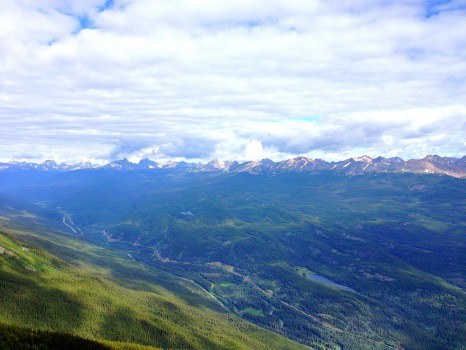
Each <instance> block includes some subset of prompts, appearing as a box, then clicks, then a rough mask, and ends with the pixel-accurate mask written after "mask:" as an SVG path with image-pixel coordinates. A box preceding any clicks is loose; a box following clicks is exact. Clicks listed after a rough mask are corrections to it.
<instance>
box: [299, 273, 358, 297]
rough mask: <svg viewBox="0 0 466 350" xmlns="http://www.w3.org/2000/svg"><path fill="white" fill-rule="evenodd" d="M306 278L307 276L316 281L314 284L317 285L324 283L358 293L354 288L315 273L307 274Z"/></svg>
mask: <svg viewBox="0 0 466 350" xmlns="http://www.w3.org/2000/svg"><path fill="white" fill-rule="evenodd" d="M305 276H306V278H309V279H310V280H311V281H314V282H317V283H322V284H325V285H326V286H330V287H334V288H338V289H342V290H346V291H348V292H353V293H356V291H355V290H354V289H353V288H350V287H347V286H344V285H342V284H339V283H335V282H333V281H331V280H329V279H328V278H327V277H324V276H321V275H317V274H315V273H306V274H305Z"/></svg>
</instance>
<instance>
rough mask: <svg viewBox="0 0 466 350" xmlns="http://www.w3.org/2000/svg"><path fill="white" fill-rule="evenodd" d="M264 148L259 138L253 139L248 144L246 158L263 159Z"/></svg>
mask: <svg viewBox="0 0 466 350" xmlns="http://www.w3.org/2000/svg"><path fill="white" fill-rule="evenodd" d="M263 153H264V148H263V147H262V143H261V142H260V141H258V140H252V141H251V142H249V143H248V144H247V145H246V149H245V159H246V160H260V159H262V156H263Z"/></svg>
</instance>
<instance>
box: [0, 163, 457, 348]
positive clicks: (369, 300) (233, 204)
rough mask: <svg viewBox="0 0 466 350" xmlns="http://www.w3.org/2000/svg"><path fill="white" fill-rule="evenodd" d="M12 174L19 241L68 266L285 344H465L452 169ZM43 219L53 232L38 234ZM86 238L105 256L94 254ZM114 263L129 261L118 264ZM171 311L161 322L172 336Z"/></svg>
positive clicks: (5, 213)
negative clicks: (153, 292)
mask: <svg viewBox="0 0 466 350" xmlns="http://www.w3.org/2000/svg"><path fill="white" fill-rule="evenodd" d="M11 174H14V173H5V172H3V173H0V177H3V180H4V181H3V182H2V183H3V184H4V185H3V186H0V192H3V193H5V196H8V197H5V198H4V199H3V200H2V203H3V204H2V207H1V208H2V212H1V213H0V215H1V216H2V217H3V218H7V219H8V220H5V219H4V221H3V225H7V224H8V225H13V224H14V225H16V226H17V225H20V228H21V229H24V228H27V230H28V231H29V230H30V229H31V228H32V227H34V226H35V225H38V224H40V227H41V229H40V233H35V234H34V235H21V234H20V235H17V236H15V238H18V239H21V237H23V238H24V237H27V239H28V240H30V242H34V243H35V244H37V245H39V246H40V247H42V248H43V249H47V250H49V249H52V252H53V253H60V254H59V256H60V258H61V259H63V260H64V261H67V262H70V263H71V264H78V266H79V265H80V264H82V263H83V260H84V261H87V262H86V263H87V264H88V265H87V266H88V267H87V268H88V269H91V270H95V269H96V266H98V267H99V268H97V270H95V271H101V272H99V274H101V273H104V272H103V271H107V272H105V273H104V276H105V278H109V279H110V280H112V281H115V279H114V278H115V276H119V277H117V280H116V281H117V282H118V283H123V286H124V287H125V288H135V287H134V286H135V285H136V286H141V285H146V286H147V287H144V288H151V289H153V288H156V289H157V288H159V287H157V286H159V285H160V284H161V285H162V286H165V287H164V288H166V293H172V294H170V295H171V297H170V298H181V299H182V300H184V301H181V299H180V301H179V302H180V303H186V302H187V303H188V304H187V305H191V306H190V307H191V308H192V307H194V308H195V309H196V310H197V309H199V307H201V305H204V306H202V307H201V309H202V310H213V311H212V312H214V313H217V314H216V315H218V316H214V314H212V316H211V317H213V318H212V320H213V319H216V317H221V318H225V316H226V315H228V316H227V319H230V318H231V317H236V318H237V319H238V320H241V321H242V322H247V323H248V324H255V325H256V326H254V327H258V329H260V330H262V331H263V332H273V333H272V334H275V335H276V337H279V338H276V340H274V342H273V343H274V344H275V343H276V344H280V342H283V341H286V340H285V339H287V338H288V339H289V341H293V342H292V343H290V344H294V345H293V346H295V347H296V348H299V347H300V346H303V347H306V346H307V347H311V348H315V349H398V348H405V349H438V348H442V349H461V348H462V346H463V345H464V344H465V342H466V340H465V337H464V332H463V330H464V326H465V324H466V323H465V322H466V316H465V315H466V314H465V311H466V310H465V305H466V294H465V290H464V288H465V275H464V268H465V265H464V262H465V261H466V256H465V252H466V236H465V234H464V232H466V222H465V220H464V213H465V210H466V207H465V202H464V198H466V185H465V183H464V180H462V179H457V178H454V177H449V176H439V175H424V174H422V175H421V174H390V173H389V174H365V175H358V176H348V175H342V174H338V173H332V172H325V173H322V174H308V173H291V174H290V173H287V174H281V175H279V174H278V175H277V174H262V175H260V174H259V175H258V174H249V173H233V174H230V173H223V172H213V173H192V172H183V171H179V170H157V171H154V170H129V171H116V170H107V169H102V170H99V169H92V170H77V171H71V172H53V173H49V174H48V176H45V174H43V173H40V174H36V173H31V174H27V173H24V172H23V173H22V175H21V176H20V177H19V178H21V181H20V182H17V184H16V185H15V184H14V180H13V179H12V178H11V176H18V175H16V174H15V175H11ZM26 175H27V176H28V177H29V179H27V176H26ZM12 201H13V202H12ZM15 201H17V202H15ZM8 203H9V204H8ZM10 208H12V209H10ZM26 212H27V213H28V214H25V213H26ZM21 213H23V214H21ZM31 225H32V226H31ZM46 228H48V229H53V230H54V232H56V233H54V236H53V239H52V238H51V236H50V239H49V240H48V241H46V242H44V241H43V240H42V238H43V237H44V235H45V237H47V235H48V233H44V232H45V231H47V230H48V229H46ZM59 232H62V233H59ZM65 232H66V233H65ZM57 237H60V238H59V239H60V240H63V239H64V238H63V237H66V240H67V242H68V243H66V244H64V246H66V245H67V244H73V245H76V244H78V245H81V244H82V245H83V246H82V248H81V249H80V250H79V251H80V253H79V254H78V253H77V252H76V251H75V252H70V251H67V250H66V249H65V248H64V246H63V247H62V248H60V249H58V250H57V247H56V245H55V243H53V244H52V241H53V242H54V241H55V240H56V239H58V238H57ZM68 240H69V241H68ZM71 242H73V243H71ZM63 249H64V250H63ZM93 250H98V251H99V252H102V253H103V252H105V253H104V255H105V258H103V257H98V255H92V258H90V256H89V255H88V254H87V253H86V252H89V251H93ZM81 254H82V255H81ZM116 257H118V260H115V259H116ZM70 259H71V260H70ZM117 261H118V262H117ZM122 261H124V265H125V266H126V265H127V264H129V265H131V266H133V265H134V266H136V265H137V266H139V267H138V268H134V269H131V270H127V271H125V272H117V271H118V270H119V269H120V268H121V264H122ZM115 269H116V270H115ZM141 271H146V272H144V273H142V272H141ZM149 271H150V272H149ZM109 272H110V274H109ZM93 273H95V272H93ZM115 273H116V274H115ZM154 274H155V275H156V276H157V275H158V276H166V277H164V278H161V277H159V278H155V277H154ZM132 275H136V276H137V278H133V277H131V276H132ZM123 276H124V277H123ZM167 278H168V280H170V281H173V282H170V283H169V284H168V285H167V282H166V281H167ZM120 279H122V280H120ZM112 283H114V282H112ZM179 285H182V286H183V287H182V288H183V291H180V289H179V288H180V287H179ZM149 286H151V287H149ZM118 288H120V287H118ZM139 288H140V287H137V288H136V289H139ZM111 289H117V288H116V287H111ZM188 291H189V292H188ZM192 293H194V294H195V295H196V297H195V299H196V300H197V301H196V302H194V299H193V296H192ZM200 300H202V302H201V304H199V303H200ZM180 305H181V304H180ZM183 305H185V304H183ZM128 307H129V308H130V309H132V308H134V307H136V306H128ZM157 307H160V306H157ZM184 307H185V306H183V308H184ZM206 308H207V309H206ZM150 309H151V308H149V309H148V310H150ZM189 312H190V313H191V312H194V311H189ZM196 312H201V311H200V309H199V310H198V311H196ZM202 312H204V311H202ZM209 313H211V311H209ZM222 314H223V316H220V315H222ZM198 315H199V316H198V317H200V318H201V319H206V317H205V316H204V315H202V313H201V314H199V313H198ZM114 317H116V320H118V319H119V317H120V316H118V315H117V314H115V316H114ZM151 317H152V316H148V315H146V316H143V319H145V318H149V319H150V318H151ZM169 320H170V318H169V319H168V320H167V322H168V321H169ZM180 320H181V319H178V320H177V321H175V322H174V323H171V326H170V327H175V328H174V329H177V330H176V331H174V332H175V333H177V332H178V327H179V326H180V325H182V324H183V321H181V323H179V322H180ZM196 320H197V318H196ZM15 322H18V321H15ZM21 322H23V321H21ZM21 322H20V323H21ZM170 322H171V321H170ZM215 322H217V321H215ZM235 322H239V321H235ZM245 325H246V324H245ZM199 327H200V328H201V329H203V328H204V327H205V326H204V325H203V323H202V322H200V321H199V322H197V321H196V322H195V324H193V326H192V327H191V328H187V329H186V328H184V330H183V331H181V329H180V331H181V332H182V333H183V332H188V333H186V334H190V335H189V336H188V338H187V339H193V342H191V343H189V344H190V345H189V346H188V347H193V348H196V347H199V346H201V344H204V343H202V341H200V340H195V339H197V338H195V337H194V338H192V334H199ZM221 327H224V326H221ZM225 327H228V326H227V325H226V324H225ZM248 327H249V326H248ZM222 329H223V328H222ZM212 331H214V332H215V330H212ZM262 331H261V332H262ZM89 334H90V333H89V331H82V332H78V333H77V335H87V336H88V335H89ZM91 334H93V335H92V336H93V337H97V338H98V339H99V338H101V337H103V335H102V334H101V333H91ZM122 334H123V333H122ZM246 334H251V333H250V332H249V331H247V332H246ZM186 336H187V335H186ZM241 337H242V336H241ZM267 337H268V336H267ZM103 339H108V338H105V337H104V338H103ZM124 339H125V337H124V336H122V338H121V339H115V338H113V339H108V340H112V341H115V340H124ZM143 339H146V338H143ZM241 339H242V340H241V342H239V343H237V344H236V345H232V344H230V345H225V344H226V343H223V345H222V341H221V340H220V338H219V340H218V343H216V344H215V345H214V344H211V345H205V344H207V343H205V344H204V345H202V346H204V347H205V346H207V347H209V346H210V347H212V348H221V347H222V346H224V347H226V348H240V347H241V346H242V345H241V346H240V344H247V341H248V340H247V338H245V339H243V338H241ZM253 339H256V340H257V338H256V336H253V338H251V340H250V341H253ZM261 339H262V338H261ZM278 339H280V340H278ZM133 341H135V342H137V343H139V344H146V345H152V346H160V344H161V343H160V341H156V340H155V339H152V340H148V339H146V340H144V341H142V340H141V339H139V340H138V339H134V340H133ZM259 343H260V342H259ZM259 343H255V344H256V345H254V346H253V347H252V348H260V346H262V345H258V344H259ZM173 344H174V345H173V346H172V348H177V347H179V345H176V343H173ZM267 344H268V345H267V346H270V343H267ZM300 344H301V345H300ZM202 346H201V348H202ZM248 346H249V345H247V346H246V348H248ZM277 346H278V347H280V345H277ZM289 346H291V345H287V347H285V348H290V347H289ZM162 347H163V345H162ZM249 348H251V347H250V346H249Z"/></svg>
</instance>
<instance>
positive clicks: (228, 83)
mask: <svg viewBox="0 0 466 350" xmlns="http://www.w3.org/2000/svg"><path fill="white" fill-rule="evenodd" d="M464 33H466V1H465V0H452V1H421V0H407V1H388V0H371V1H369V0H357V1H356V0H347V1H335V0H327V1H323V0H322V1H320V0H305V1H302V0H289V1H286V2H284V1H275V0H270V1H265V0H264V1H257V0H255V1H253V0H249V1H248V0H235V1H233V0H224V1H214V0H164V1H161V0H138V1H132V0H113V1H104V0H82V1H72V0H69V1H64V0H35V1H16V0H4V1H3V2H2V12H1V13H0V76H1V77H2V78H1V79H0V161H9V160H27V161H41V160H45V159H55V160H57V161H66V162H77V161H93V162H97V163H103V162H106V161H109V160H114V159H117V158H123V157H127V158H129V159H131V160H137V159H139V158H143V157H149V158H151V159H154V160H159V161H165V160H169V159H175V160H191V161H198V160H201V161H205V160H210V159H213V158H218V159H225V160H226V159H237V160H248V159H259V158H265V157H267V158H272V159H275V160H277V159H284V158H289V157H293V156H296V155H305V156H309V157H312V158H316V157H317V158H324V159H327V160H334V159H343V158H348V157H351V156H357V155H361V153H366V154H369V155H372V156H377V155H383V156H401V157H403V158H415V157H422V156H424V155H426V154H434V153H437V154H440V155H450V156H464V155H465V154H466V137H465V136H464V135H466V97H465V96H466V79H465V77H466V36H465V35H464Z"/></svg>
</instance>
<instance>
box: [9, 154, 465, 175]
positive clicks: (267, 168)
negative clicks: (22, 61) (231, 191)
mask: <svg viewBox="0 0 466 350" xmlns="http://www.w3.org/2000/svg"><path fill="white" fill-rule="evenodd" d="M82 169H107V170H119V171H131V170H173V171H181V172H224V173H249V174H257V175H259V174H271V175H276V174H282V173H312V174H317V173H321V172H325V171H332V172H336V173H341V174H344V175H350V176H351V175H362V174H370V173H424V174H444V175H449V176H453V177H458V178H465V177H466V156H465V157H463V158H454V157H440V156H438V155H428V156H426V157H424V158H422V159H410V160H407V161H405V160H404V159H402V158H400V157H393V158H385V157H381V156H379V157H377V158H371V157H369V156H366V155H364V156H361V157H356V158H350V159H346V160H342V161H337V162H327V161H324V160H322V159H311V158H307V157H295V158H290V159H287V160H282V161H278V162H274V161H272V160H270V159H262V160H260V161H247V162H243V163H239V162H238V161H221V160H217V159H215V160H212V161H210V162H209V163H207V164H202V163H188V162H184V161H181V162H176V161H170V162H167V163H158V162H155V161H153V160H150V159H148V158H144V159H141V160H140V161H139V163H132V162H130V161H129V160H128V159H126V158H124V159H121V160H116V161H113V162H110V163H108V164H106V165H102V166H101V165H95V164H91V163H89V162H86V163H77V164H65V163H60V164H58V163H56V162H55V161H53V160H47V161H45V162H43V163H27V162H8V163H0V171H15V170H37V171H59V172H66V171H74V170H82Z"/></svg>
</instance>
